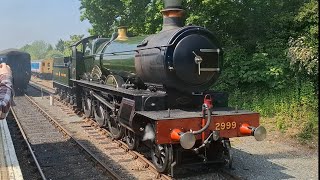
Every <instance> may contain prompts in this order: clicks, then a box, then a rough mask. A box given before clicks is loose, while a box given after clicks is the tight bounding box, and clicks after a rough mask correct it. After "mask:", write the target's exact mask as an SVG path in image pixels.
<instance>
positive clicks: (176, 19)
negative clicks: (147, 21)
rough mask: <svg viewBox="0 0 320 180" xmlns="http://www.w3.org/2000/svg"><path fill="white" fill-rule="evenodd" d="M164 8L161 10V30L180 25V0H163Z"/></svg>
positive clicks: (181, 14) (181, 21)
mask: <svg viewBox="0 0 320 180" xmlns="http://www.w3.org/2000/svg"><path fill="white" fill-rule="evenodd" d="M163 2H164V9H163V10H161V13H162V15H163V26H162V30H168V29H171V28H176V27H182V26H183V25H184V24H183V20H182V17H183V15H184V10H183V9H182V6H181V3H182V0H163Z"/></svg>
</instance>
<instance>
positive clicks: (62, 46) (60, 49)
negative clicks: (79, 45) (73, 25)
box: [55, 39, 65, 53]
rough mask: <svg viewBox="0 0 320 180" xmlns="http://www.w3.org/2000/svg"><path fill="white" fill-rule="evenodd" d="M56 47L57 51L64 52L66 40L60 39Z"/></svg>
mask: <svg viewBox="0 0 320 180" xmlns="http://www.w3.org/2000/svg"><path fill="white" fill-rule="evenodd" d="M55 47H56V50H57V51H60V52H61V53H63V51H64V50H65V46H64V41H63V40H62V39H59V41H58V43H57V44H56V46H55Z"/></svg>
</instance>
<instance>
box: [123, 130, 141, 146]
mask: <svg viewBox="0 0 320 180" xmlns="http://www.w3.org/2000/svg"><path fill="white" fill-rule="evenodd" d="M125 140H126V143H127V145H128V147H129V149H131V150H133V149H137V148H138V146H139V139H138V137H137V136H136V135H135V133H134V132H132V131H130V130H129V129H126V130H125Z"/></svg>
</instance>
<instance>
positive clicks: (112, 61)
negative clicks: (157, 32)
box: [101, 36, 147, 73]
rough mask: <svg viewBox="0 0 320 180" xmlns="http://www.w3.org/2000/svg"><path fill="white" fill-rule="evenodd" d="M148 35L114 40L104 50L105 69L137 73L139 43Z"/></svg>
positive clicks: (103, 62) (103, 61) (103, 65)
mask: <svg viewBox="0 0 320 180" xmlns="http://www.w3.org/2000/svg"><path fill="white" fill-rule="evenodd" d="M146 37H147V36H136V37H129V38H128V39H127V40H121V41H120V40H115V41H113V42H112V43H111V44H110V45H109V46H108V47H107V48H106V50H105V51H104V52H103V53H104V55H103V59H102V61H101V64H102V67H103V69H107V70H109V71H114V72H116V71H125V72H130V73H135V66H134V56H135V51H134V50H136V48H137V45H138V44H140V43H141V42H142V41H143V40H144V39H145V38H146Z"/></svg>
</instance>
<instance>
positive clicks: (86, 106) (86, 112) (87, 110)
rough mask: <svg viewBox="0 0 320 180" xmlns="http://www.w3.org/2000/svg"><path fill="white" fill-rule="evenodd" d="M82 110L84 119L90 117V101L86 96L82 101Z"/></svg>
mask: <svg viewBox="0 0 320 180" xmlns="http://www.w3.org/2000/svg"><path fill="white" fill-rule="evenodd" d="M82 108H83V112H84V116H85V117H90V116H91V112H92V100H91V99H90V98H88V97H87V96H85V97H84V99H83V100H82Z"/></svg>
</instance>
